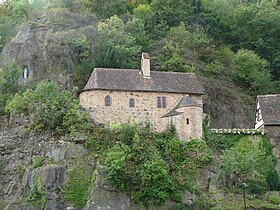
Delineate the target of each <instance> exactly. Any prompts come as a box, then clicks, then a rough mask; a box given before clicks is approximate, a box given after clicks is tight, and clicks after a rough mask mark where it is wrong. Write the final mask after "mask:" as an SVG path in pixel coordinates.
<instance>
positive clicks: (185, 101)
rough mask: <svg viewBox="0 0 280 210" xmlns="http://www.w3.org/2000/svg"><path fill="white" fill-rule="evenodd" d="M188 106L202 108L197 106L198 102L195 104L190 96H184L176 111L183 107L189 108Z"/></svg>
mask: <svg viewBox="0 0 280 210" xmlns="http://www.w3.org/2000/svg"><path fill="white" fill-rule="evenodd" d="M188 106H199V107H201V106H202V105H201V104H197V103H196V102H194V101H193V100H192V98H191V97H190V96H188V95H187V96H184V97H182V98H181V100H180V101H179V102H178V104H177V105H176V107H175V109H178V108H181V107H188Z"/></svg>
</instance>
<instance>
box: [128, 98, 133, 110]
mask: <svg viewBox="0 0 280 210" xmlns="http://www.w3.org/2000/svg"><path fill="white" fill-rule="evenodd" d="M129 107H131V108H133V107H134V99H133V98H131V99H129Z"/></svg>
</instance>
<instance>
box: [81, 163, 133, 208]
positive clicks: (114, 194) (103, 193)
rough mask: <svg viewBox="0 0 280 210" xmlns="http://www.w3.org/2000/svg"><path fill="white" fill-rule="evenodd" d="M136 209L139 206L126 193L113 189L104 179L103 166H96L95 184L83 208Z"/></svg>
mask: <svg viewBox="0 0 280 210" xmlns="http://www.w3.org/2000/svg"><path fill="white" fill-rule="evenodd" d="M95 209H98V210H108V209H118V210H138V209H139V208H138V207H137V206H136V205H135V204H134V203H133V202H132V201H131V199H130V197H128V196H127V195H125V194H123V193H121V192H119V191H117V190H114V189H113V187H112V186H111V184H110V183H109V182H108V181H106V171H105V168H104V167H103V166H100V165H99V166H98V167H97V177H96V184H95V186H94V187H93V188H92V191H91V194H90V197H89V200H88V202H87V204H86V206H85V208H84V210H95Z"/></svg>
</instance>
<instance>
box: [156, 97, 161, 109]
mask: <svg viewBox="0 0 280 210" xmlns="http://www.w3.org/2000/svg"><path fill="white" fill-rule="evenodd" d="M157 108H161V97H157Z"/></svg>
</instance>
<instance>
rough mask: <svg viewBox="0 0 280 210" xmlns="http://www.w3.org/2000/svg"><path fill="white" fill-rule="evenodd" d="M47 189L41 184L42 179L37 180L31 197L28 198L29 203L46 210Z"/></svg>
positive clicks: (37, 178)
mask: <svg viewBox="0 0 280 210" xmlns="http://www.w3.org/2000/svg"><path fill="white" fill-rule="evenodd" d="M46 193H47V191H46V189H44V188H43V186H42V184H41V180H40V177H39V176H37V177H36V178H35V183H34V186H33V188H32V189H31V192H30V195H29V196H28V198H27V201H28V202H30V203H32V204H33V205H34V206H36V207H39V208H40V209H44V206H45V203H46V201H47V200H46Z"/></svg>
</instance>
